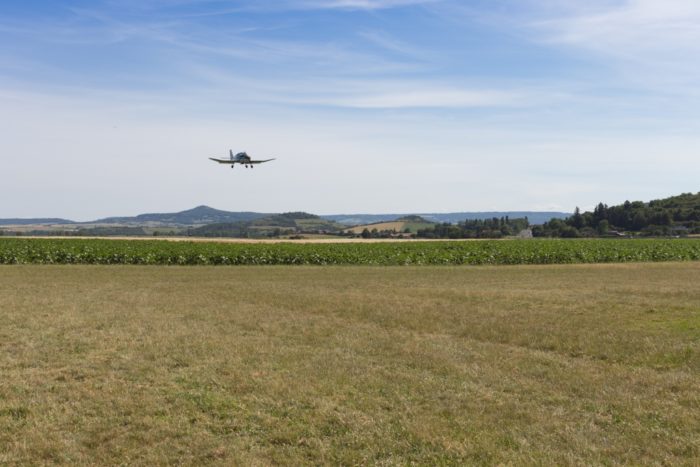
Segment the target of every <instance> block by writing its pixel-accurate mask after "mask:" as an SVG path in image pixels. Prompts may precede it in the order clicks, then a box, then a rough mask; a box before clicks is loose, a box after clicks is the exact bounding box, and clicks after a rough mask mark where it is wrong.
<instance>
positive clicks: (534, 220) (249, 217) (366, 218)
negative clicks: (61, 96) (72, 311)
mask: <svg viewBox="0 0 700 467" xmlns="http://www.w3.org/2000/svg"><path fill="white" fill-rule="evenodd" d="M274 215H278V213H259V212H251V211H244V212H230V211H223V210H220V209H214V208H211V207H209V206H197V207H195V208H192V209H188V210H185V211H180V212H174V213H146V214H139V215H137V216H123V217H105V218H102V219H97V220H94V221H89V222H75V221H71V220H67V219H59V218H40V219H0V225H34V224H54V225H62V224H66V225H67V224H76V225H81V224H123V225H143V224H149V223H150V224H159V225H184V226H191V225H207V224H220V223H234V222H250V221H254V220H256V219H262V218H266V217H270V216H274ZM307 215H308V214H307ZM570 215H571V214H570V213H564V212H541V211H489V212H452V213H415V214H414V213H403V214H331V215H325V216H318V217H320V218H321V219H325V220H327V221H333V222H337V223H339V224H344V225H348V226H351V225H363V224H371V223H378V222H388V221H393V220H396V219H400V218H405V217H406V216H420V217H422V218H424V219H426V220H428V221H431V222H439V223H443V222H448V223H457V222H461V221H464V220H465V219H491V218H493V217H497V218H501V217H506V216H508V217H510V218H521V217H527V218H528V219H529V221H530V223H531V224H543V223H545V222H547V221H549V220H550V219H553V218H556V219H564V218H566V217H568V216H570Z"/></svg>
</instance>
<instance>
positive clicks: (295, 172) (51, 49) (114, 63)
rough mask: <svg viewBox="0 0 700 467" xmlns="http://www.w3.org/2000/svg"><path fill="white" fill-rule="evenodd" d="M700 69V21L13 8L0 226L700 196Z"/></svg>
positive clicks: (416, 4) (513, 6) (458, 8)
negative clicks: (197, 210)
mask: <svg viewBox="0 0 700 467" xmlns="http://www.w3.org/2000/svg"><path fill="white" fill-rule="evenodd" d="M699 59H700V3H698V2H696V1H690V0H665V1H659V0H592V1H589V2H585V4H584V2H577V1H571V0H540V1H535V0H517V1H516V0H491V1H456V0H279V1H267V2H263V1H252V0H238V1H206V0H143V1H136V0H125V1H109V0H107V1H99V0H98V1H61V2H53V1H51V2H49V1H31V0H30V1H21V2H20V1H12V0H10V1H5V2H3V3H2V4H0V124H1V125H2V127H3V138H1V139H0V151H1V153H2V154H3V156H2V157H3V169H2V174H3V183H1V184H0V198H1V199H3V200H4V201H3V203H2V204H0V217H35V216H64V217H70V218H75V219H80V220H86V219H90V218H95V217H101V216H106V215H122V214H124V215H126V214H137V213H141V212H147V211H148V212H152V211H161V212H162V211H172V210H181V209H186V208H189V207H192V206H194V205H198V204H208V205H211V206H214V207H217V208H220V209H228V210H255V211H264V212H281V211H290V210H304V211H309V212H314V213H322V214H327V213H339V212H372V213H380V212H428V211H430V212H432V211H465V210H470V211H474V210H484V211H486V210H564V211H571V210H573V208H574V207H575V206H581V207H582V208H588V207H591V206H593V205H594V204H596V203H597V202H598V201H604V202H607V203H609V204H614V203H618V202H622V201H624V200H626V199H642V200H648V199H653V198H659V197H665V196H669V195H672V194H677V193H681V192H687V191H693V192H696V191H698V189H699V188H698V183H697V179H698V174H699V172H700V158H699V157H698V149H699V148H700V144H699V143H700V136H698V135H700V133H699V132H698V130H699V129H700V128H699V127H700V120H699V118H698V117H700V110H698V109H700V106H699V105H698V104H700V85H698V83H700V60H699ZM229 148H232V149H234V151H237V150H247V151H248V152H249V153H250V154H251V155H253V156H258V157H267V156H275V157H277V158H278V160H277V161H275V162H273V163H270V164H266V165H265V166H261V167H258V168H256V169H255V170H252V171H250V170H249V171H247V172H246V171H245V170H239V168H237V169H236V170H234V171H232V170H231V169H228V168H226V167H219V166H216V165H214V164H213V163H211V162H210V161H208V160H207V157H209V156H221V155H225V154H226V153H227V152H228V149H229Z"/></svg>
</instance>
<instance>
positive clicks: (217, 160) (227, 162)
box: [209, 157, 238, 164]
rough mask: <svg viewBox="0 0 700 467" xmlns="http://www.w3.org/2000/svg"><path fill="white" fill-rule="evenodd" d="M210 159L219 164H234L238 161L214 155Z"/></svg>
mask: <svg viewBox="0 0 700 467" xmlns="http://www.w3.org/2000/svg"><path fill="white" fill-rule="evenodd" d="M209 160H212V161H214V162H218V163H219V164H234V163H236V162H238V161H232V160H231V159H216V158H214V157H210V158H209Z"/></svg>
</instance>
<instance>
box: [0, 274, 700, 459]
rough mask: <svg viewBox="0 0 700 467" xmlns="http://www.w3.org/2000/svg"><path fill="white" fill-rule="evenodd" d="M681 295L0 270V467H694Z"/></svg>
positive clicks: (552, 277) (693, 297) (693, 310)
mask: <svg viewBox="0 0 700 467" xmlns="http://www.w3.org/2000/svg"><path fill="white" fill-rule="evenodd" d="M698 277H700V264H698V263H686V264H634V265H585V266H536V267H497V268H492V267H479V268H467V267H462V268H440V267H420V268H409V267H401V268H386V267H385V268H371V267H323V268H314V267H258V268H255V267H240V268H223V267H222V268H210V267H185V268H178V267H115V266H112V267H101V266H5V267H0V316H1V318H2V321H1V324H0V375H1V378H0V464H2V463H9V464H15V463H17V464H43V463H61V464H73V465H74V464H122V463H123V464H141V465H153V464H166V463H184V464H208V463H209V464H220V465H230V464H241V465H248V464H252V465H256V464H257V465H263V464H273V463H283V464H327V463H331V464H369V463H379V464H406V463H419V464H465V463H466V464H498V463H504V464H547V465H552V464H559V465H564V464H623V463H626V464H687V465H697V464H698V462H700V391H698V388H700V353H699V350H700V285H699V284H700V281H698Z"/></svg>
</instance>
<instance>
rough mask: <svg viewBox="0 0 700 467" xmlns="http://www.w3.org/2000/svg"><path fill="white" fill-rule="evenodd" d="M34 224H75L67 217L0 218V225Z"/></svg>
mask: <svg viewBox="0 0 700 467" xmlns="http://www.w3.org/2000/svg"><path fill="white" fill-rule="evenodd" d="M35 224H47V225H64V224H65V225H67V224H75V222H73V221H69V220H68V219H56V218H37V219H0V225H35Z"/></svg>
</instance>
